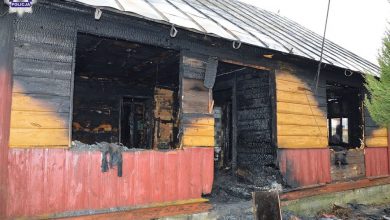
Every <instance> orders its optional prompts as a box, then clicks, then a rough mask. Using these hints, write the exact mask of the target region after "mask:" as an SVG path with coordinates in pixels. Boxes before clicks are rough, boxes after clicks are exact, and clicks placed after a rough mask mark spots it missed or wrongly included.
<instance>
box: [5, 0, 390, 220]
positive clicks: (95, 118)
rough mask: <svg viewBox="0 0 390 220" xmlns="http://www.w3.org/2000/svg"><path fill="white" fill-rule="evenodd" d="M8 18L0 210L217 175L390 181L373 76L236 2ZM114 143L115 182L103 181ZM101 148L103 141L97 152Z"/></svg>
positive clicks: (145, 2)
mask: <svg viewBox="0 0 390 220" xmlns="http://www.w3.org/2000/svg"><path fill="white" fill-rule="evenodd" d="M7 12H8V6H7V5H5V4H2V5H1V11H0V48H1V53H0V97H1V99H0V156H1V158H0V186H1V187H0V201H1V202H0V213H1V214H2V215H4V216H6V217H22V216H41V215H45V216H67V215H77V214H85V213H92V212H93V211H96V212H99V211H101V212H102V211H104V210H106V211H112V210H126V209H134V208H137V207H138V208H139V207H155V206H161V205H167V206H168V205H172V204H178V203H180V204H186V203H194V202H199V201H203V200H202V199H201V198H202V195H205V194H210V193H211V192H212V185H213V180H214V179H215V178H218V175H216V176H214V168H216V169H217V168H218V169H219V168H231V170H232V172H233V173H234V172H236V171H237V170H247V171H249V172H252V171H253V169H260V170H261V169H262V168H264V167H273V168H274V169H276V170H278V172H280V173H281V175H282V176H283V179H284V182H285V184H286V185H288V186H290V187H292V188H294V187H303V186H310V185H318V184H327V183H332V182H340V181H346V180H351V179H366V178H368V177H377V176H387V175H389V160H390V159H389V158H390V157H389V143H388V132H387V129H386V128H379V127H378V126H377V125H376V124H375V123H374V122H373V121H372V120H371V118H370V115H369V114H368V112H367V111H366V110H365V108H364V105H363V98H364V96H365V93H364V87H363V83H364V74H378V72H379V70H378V67H377V66H375V65H374V64H372V63H370V62H368V61H366V60H364V59H363V58H361V57H358V56H357V55H355V54H353V53H351V52H349V51H347V50H345V49H343V48H342V47H340V46H338V45H336V44H334V43H332V42H330V41H328V40H327V41H326V42H325V47H324V57H323V64H322V66H321V75H320V79H319V85H318V87H317V88H315V86H314V84H315V83H314V77H315V73H316V70H317V65H318V59H319V55H320V48H321V37H320V36H318V35H317V34H315V33H313V32H312V31H310V30H308V29H306V28H304V27H302V26H301V25H299V24H297V23H295V22H293V21H291V20H288V19H287V18H284V17H281V16H279V15H277V14H273V13H271V12H268V11H264V10H261V9H258V8H255V7H252V6H249V5H246V4H243V3H241V2H239V1H223V0H217V1H209V0H137V1H120V0H119V1H92V0H78V1H70V0H69V1H57V0H56V1H44V0H42V1H39V2H37V3H36V4H34V5H33V11H32V13H25V14H24V15H23V16H21V17H19V16H16V15H15V14H9V13H7ZM102 143H105V144H107V145H110V144H115V145H117V146H122V145H123V147H122V148H124V150H123V152H122V162H123V163H122V171H123V173H122V176H121V177H118V176H117V173H116V172H112V171H109V172H104V173H102V172H101V161H102V153H101V152H100V151H98V150H96V149H95V148H96V146H98V145H99V144H102ZM94 146H95V147H94Z"/></svg>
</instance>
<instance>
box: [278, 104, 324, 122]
mask: <svg viewBox="0 0 390 220" xmlns="http://www.w3.org/2000/svg"><path fill="white" fill-rule="evenodd" d="M276 105H277V112H280V113H290V114H297V115H316V116H322V117H324V118H326V107H319V106H311V105H303V104H295V103H287V102H277V103H276Z"/></svg>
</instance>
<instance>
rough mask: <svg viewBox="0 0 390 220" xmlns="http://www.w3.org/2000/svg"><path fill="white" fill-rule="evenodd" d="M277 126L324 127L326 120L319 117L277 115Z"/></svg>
mask: <svg viewBox="0 0 390 220" xmlns="http://www.w3.org/2000/svg"><path fill="white" fill-rule="evenodd" d="M276 117H277V124H278V126H279V125H311V126H319V127H326V126H327V119H326V118H325V117H321V116H312V115H296V114H289V113H279V112H278V113H277V116H276Z"/></svg>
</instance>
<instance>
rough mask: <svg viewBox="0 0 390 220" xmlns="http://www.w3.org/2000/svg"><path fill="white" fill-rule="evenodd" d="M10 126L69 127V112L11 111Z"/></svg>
mask: <svg viewBox="0 0 390 220" xmlns="http://www.w3.org/2000/svg"><path fill="white" fill-rule="evenodd" d="M11 128H65V129H67V128H69V113H56V112H29V111H12V112H11Z"/></svg>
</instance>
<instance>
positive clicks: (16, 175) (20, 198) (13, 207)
mask: <svg viewBox="0 0 390 220" xmlns="http://www.w3.org/2000/svg"><path fill="white" fill-rule="evenodd" d="M28 156H29V154H28V153H26V151H25V150H12V151H9V157H8V160H9V162H8V169H9V170H11V172H10V174H11V175H10V176H9V178H8V182H9V189H8V190H9V191H8V194H9V196H8V204H7V212H8V215H9V214H11V213H12V214H14V215H15V216H24V215H25V214H26V213H29V210H27V205H28V204H27V201H28V200H27V197H26V196H27V195H28V191H27V178H28V172H29V166H30V163H29V162H28V161H29V160H28ZM22 207H26V208H22Z"/></svg>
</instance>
